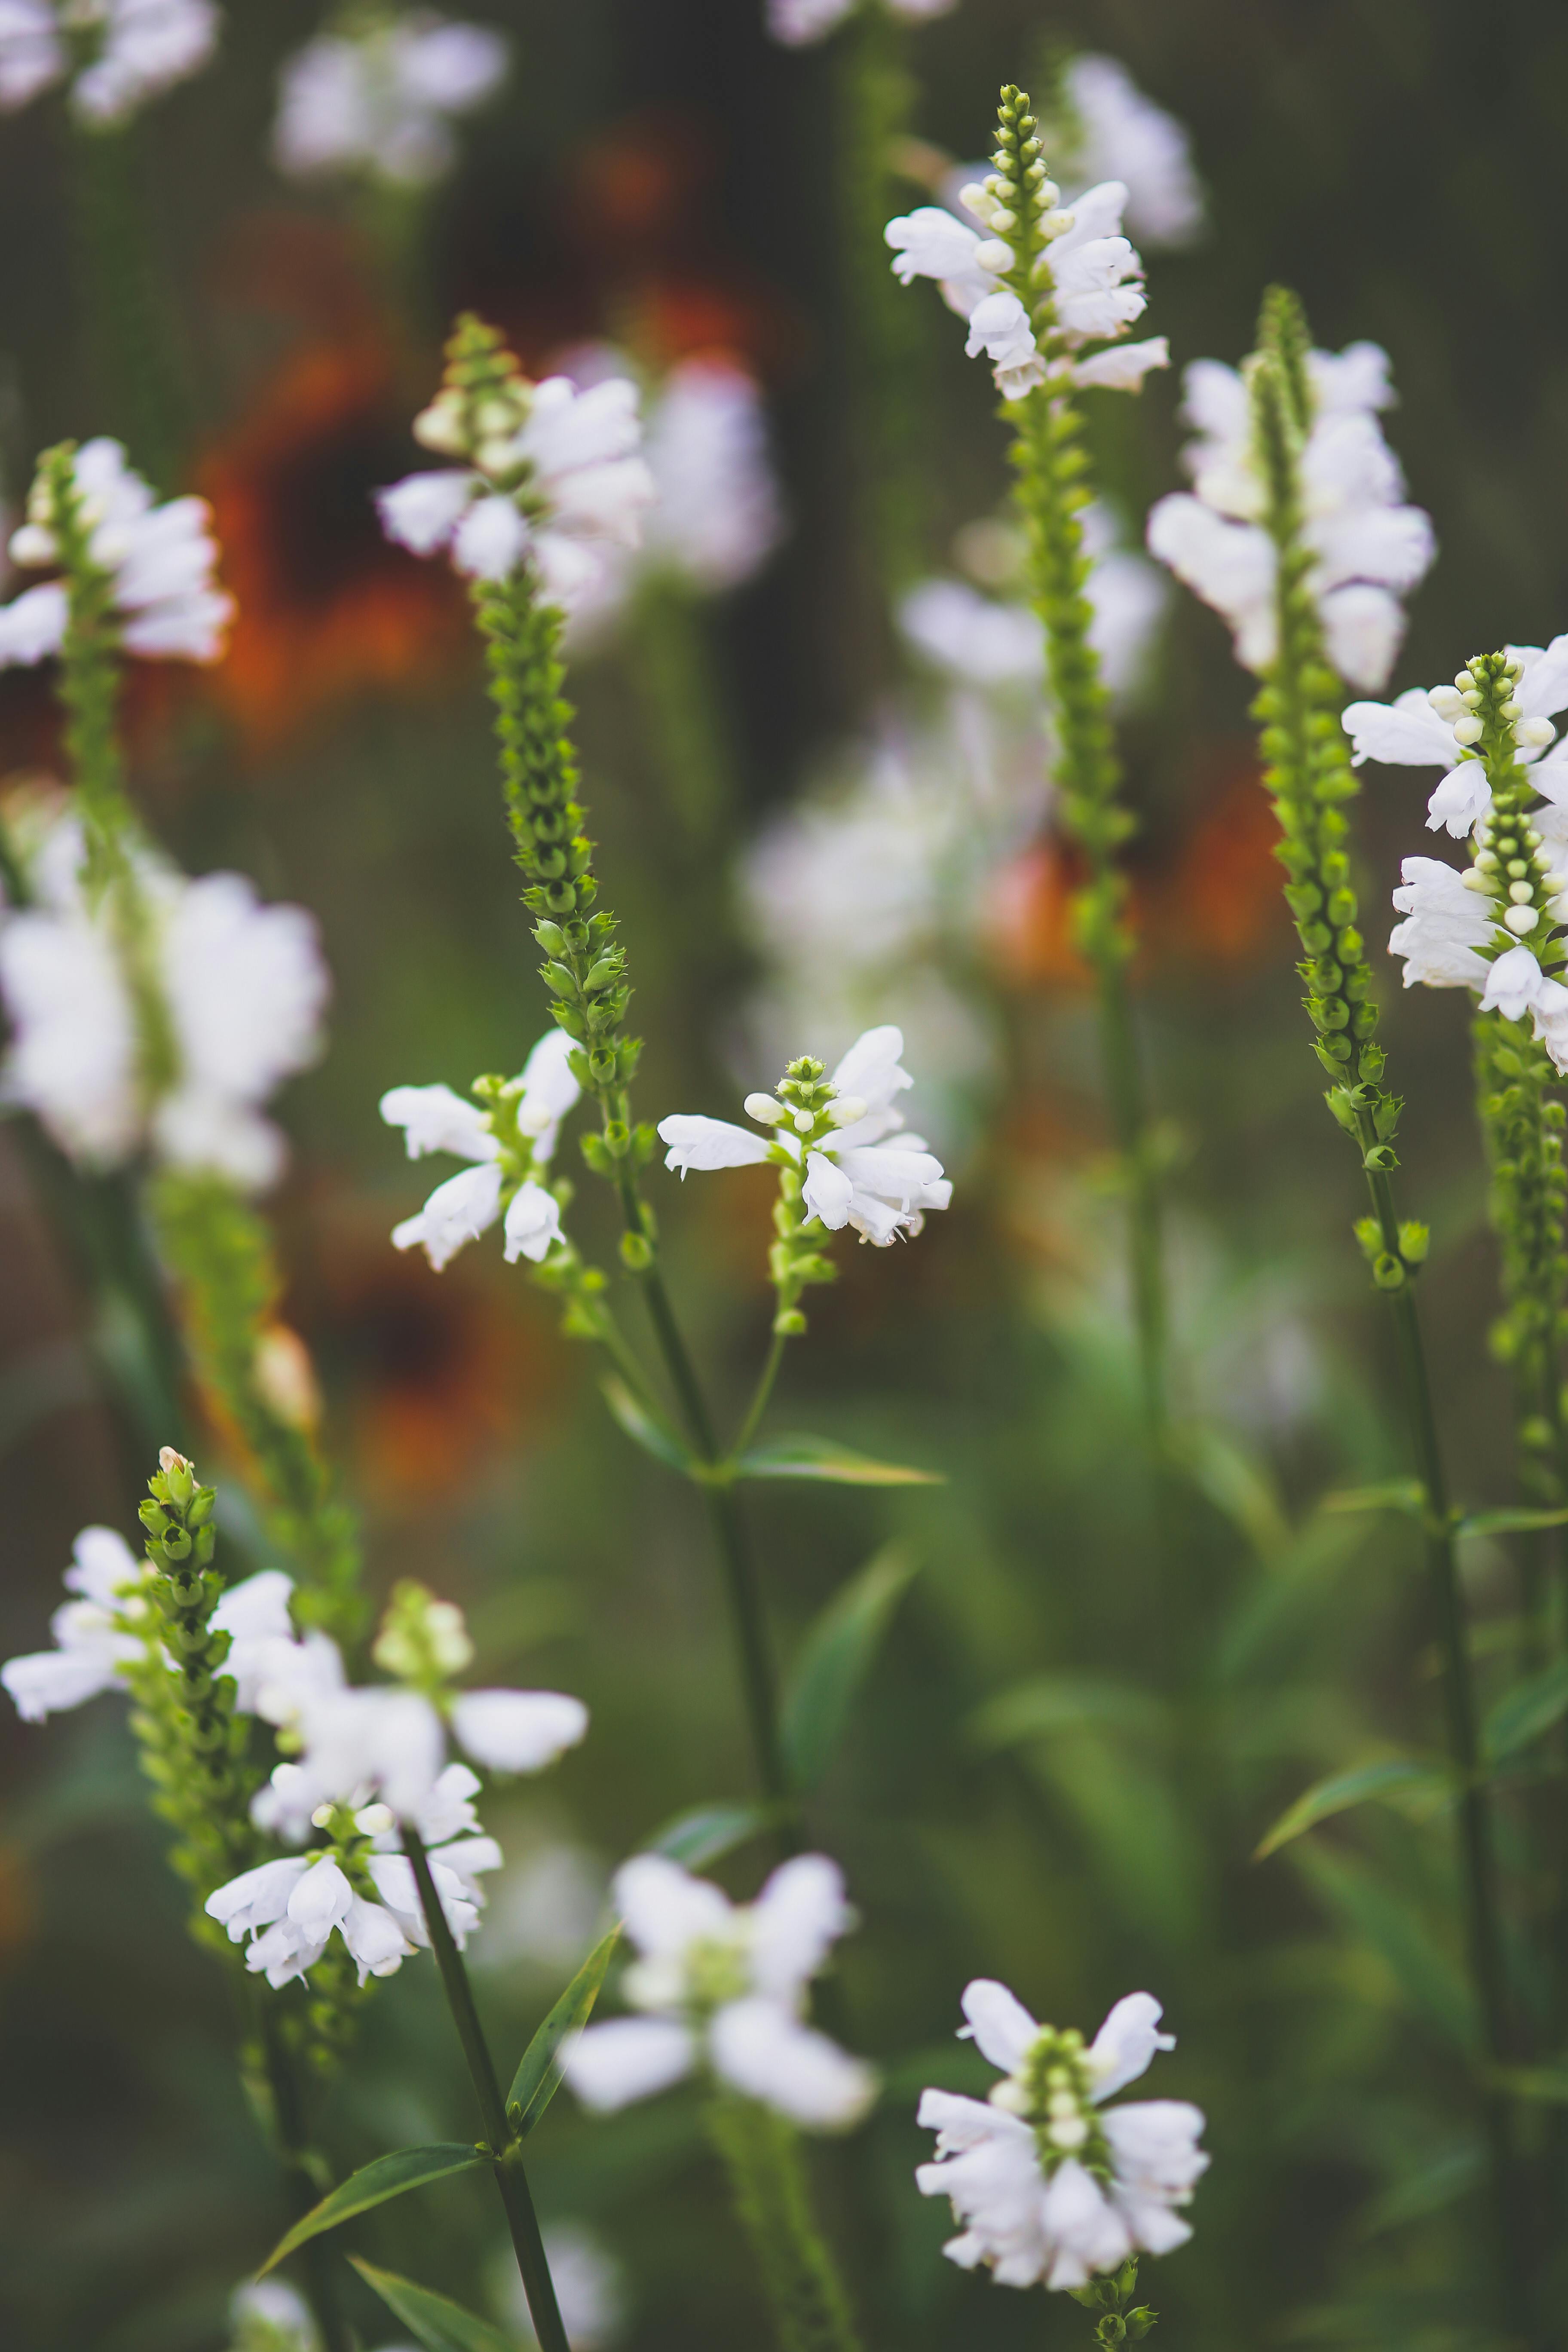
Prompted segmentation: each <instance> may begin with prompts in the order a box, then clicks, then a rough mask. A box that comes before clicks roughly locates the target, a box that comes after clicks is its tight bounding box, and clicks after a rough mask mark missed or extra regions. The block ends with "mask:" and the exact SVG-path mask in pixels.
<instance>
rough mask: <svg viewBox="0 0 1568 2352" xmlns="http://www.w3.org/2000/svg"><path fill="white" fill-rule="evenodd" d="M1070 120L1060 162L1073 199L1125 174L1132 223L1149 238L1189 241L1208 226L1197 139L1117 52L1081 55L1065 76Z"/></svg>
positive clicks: (1061, 133) (1062, 129) (1062, 133)
mask: <svg viewBox="0 0 1568 2352" xmlns="http://www.w3.org/2000/svg"><path fill="white" fill-rule="evenodd" d="M1062 91H1063V96H1064V99H1065V100H1066V108H1065V113H1066V117H1067V119H1066V120H1065V121H1063V122H1062V123H1061V124H1060V125H1059V128H1058V137H1059V138H1060V139H1061V141H1062V142H1063V144H1062V152H1061V153H1060V155H1059V157H1058V172H1059V175H1060V177H1061V180H1062V184H1063V185H1064V187H1066V188H1067V190H1068V204H1069V205H1070V204H1074V203H1076V202H1077V196H1076V193H1075V191H1076V189H1077V188H1078V187H1079V186H1088V185H1090V184H1094V183H1096V182H1099V181H1102V180H1120V181H1121V183H1122V184H1123V186H1124V187H1125V188H1126V190H1127V205H1126V219H1127V226H1128V227H1129V228H1130V229H1131V232H1132V234H1133V236H1137V237H1141V238H1142V240H1143V242H1144V243H1145V244H1146V245H1163V246H1182V245H1190V244H1191V243H1192V241H1193V239H1194V237H1195V236H1198V235H1199V233H1200V232H1201V230H1202V228H1203V226H1204V192H1203V189H1202V187H1201V186H1200V185H1199V184H1198V180H1197V176H1196V174H1195V173H1194V170H1193V161H1192V142H1191V141H1190V140H1189V138H1188V136H1187V132H1186V130H1185V128H1184V125H1183V124H1182V123H1180V122H1178V121H1177V120H1176V118H1175V116H1174V115H1173V114H1167V113H1166V111H1165V110H1164V108H1163V107H1162V106H1156V105H1155V103H1154V101H1153V100H1152V98H1150V97H1148V96H1147V95H1146V94H1145V93H1144V92H1143V91H1142V90H1141V89H1139V87H1138V85H1137V83H1136V82H1135V81H1134V80H1133V79H1132V77H1131V74H1130V73H1129V72H1128V70H1127V68H1126V67H1125V66H1123V65H1121V64H1120V63H1119V62H1118V61H1117V59H1116V58H1102V57H1078V58H1072V59H1071V60H1070V62H1069V63H1068V67H1067V69H1066V71H1065V73H1064V74H1063V76H1062Z"/></svg>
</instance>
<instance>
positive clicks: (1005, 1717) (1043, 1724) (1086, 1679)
mask: <svg viewBox="0 0 1568 2352" xmlns="http://www.w3.org/2000/svg"><path fill="white" fill-rule="evenodd" d="M1168 1728H1169V1717H1168V1715H1167V1713H1166V1710H1165V1707H1164V1705H1163V1702H1162V1701H1161V1700H1160V1699H1158V1698H1157V1697H1156V1696H1154V1694H1153V1692H1152V1691H1146V1690H1140V1689H1139V1688H1138V1687H1137V1685H1135V1684H1133V1683H1120V1682H1113V1681H1111V1680H1110V1678H1109V1677H1107V1676H1102V1675H1070V1674H1069V1675H1031V1676H1030V1677H1029V1680H1028V1681H1027V1682H1025V1683H1016V1684H1015V1685H1014V1686H1013V1688H1012V1689H1011V1690H1007V1691H999V1692H998V1693H997V1695H996V1696H995V1697H994V1698H992V1699H987V1700H986V1702H985V1704H984V1706H982V1707H977V1708H976V1709H975V1711H974V1713H973V1715H972V1716H971V1717H970V1718H969V1725H968V1730H969V1736H970V1738H972V1739H973V1741H974V1743H975V1745H976V1746H977V1747H980V1748H1016V1746H1017V1745H1018V1744H1019V1742H1020V1741H1023V1740H1029V1739H1054V1738H1058V1737H1060V1736H1062V1735H1064V1734H1067V1733H1072V1732H1085V1731H1094V1730H1110V1731H1112V1732H1114V1733H1115V1734H1116V1735H1117V1737H1118V1738H1125V1737H1126V1735H1127V1734H1129V1733H1131V1732H1136V1733H1139V1734H1142V1735H1144V1736H1146V1737H1149V1738H1158V1737H1159V1736H1160V1735H1161V1734H1162V1733H1163V1732H1164V1731H1166V1730H1167V1729H1168Z"/></svg>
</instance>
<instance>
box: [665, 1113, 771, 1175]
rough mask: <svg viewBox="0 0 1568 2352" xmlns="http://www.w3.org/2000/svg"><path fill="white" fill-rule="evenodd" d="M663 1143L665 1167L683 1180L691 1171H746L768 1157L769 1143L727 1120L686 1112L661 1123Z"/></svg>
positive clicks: (765, 1139) (675, 1114) (764, 1138)
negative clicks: (664, 1145) (665, 1145)
mask: <svg viewBox="0 0 1568 2352" xmlns="http://www.w3.org/2000/svg"><path fill="white" fill-rule="evenodd" d="M658 1132H659V1137H660V1139H661V1140H662V1141H663V1142H665V1143H666V1144H668V1147H669V1149H668V1151H667V1152H666V1153H665V1160H664V1164H665V1166H666V1167H667V1168H669V1169H673V1170H675V1171H677V1172H678V1173H679V1174H680V1175H682V1176H684V1175H685V1174H686V1173H687V1171H688V1170H689V1169H692V1168H697V1169H701V1170H704V1171H706V1170H710V1169H714V1168H747V1167H750V1166H752V1164H753V1163H754V1162H755V1161H757V1160H765V1159H766V1158H767V1156H768V1139H767V1138H766V1137H765V1136H761V1135H753V1134H752V1131H751V1129H749V1128H744V1127H732V1126H731V1123H730V1121H729V1120H728V1119H726V1118H701V1117H700V1116H698V1115H695V1114H688V1113H686V1112H683V1111H678V1112H675V1113H672V1114H671V1116H670V1117H669V1118H661V1119H660V1120H659V1123H658Z"/></svg>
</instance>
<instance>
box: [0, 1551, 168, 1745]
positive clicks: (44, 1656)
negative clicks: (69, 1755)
mask: <svg viewBox="0 0 1568 2352" xmlns="http://www.w3.org/2000/svg"><path fill="white" fill-rule="evenodd" d="M147 1572H148V1571H147V1563H146V1561H145V1560H144V1559H137V1558H136V1557H135V1555H134V1554H133V1553H132V1550H131V1549H130V1547H129V1546H128V1545H127V1544H126V1543H125V1542H124V1540H123V1539H122V1538H121V1537H120V1536H117V1535H116V1534H115V1532H114V1530H113V1528H83V1529H82V1531H81V1533H80V1535H79V1536H78V1538H77V1539H76V1542H75V1545H74V1546H73V1547H72V1552H71V1565H70V1567H69V1568H68V1569H67V1570H66V1572H65V1588H66V1591H68V1592H69V1593H73V1594H75V1595H76V1596H77V1597H76V1598H75V1599H74V1600H71V1601H66V1602H65V1603H64V1605H63V1606H62V1607H61V1608H59V1609H57V1610H56V1612H55V1613H54V1615H53V1617H51V1619H50V1620H49V1631H50V1632H51V1633H53V1635H54V1637H55V1643H56V1646H55V1648H54V1649H52V1650H40V1651H37V1652H35V1653H33V1654H30V1655H29V1656H26V1657H21V1658H8V1659H7V1660H6V1662H5V1664H4V1665H3V1666H0V1683H3V1684H4V1685H5V1688H6V1690H8V1691H9V1692H10V1694H11V1696H12V1697H13V1699H15V1701H16V1711H17V1713H18V1714H19V1715H20V1717H22V1720H23V1722H24V1723H41V1722H42V1721H43V1720H44V1718H45V1717H46V1716H49V1715H58V1714H60V1713H62V1712H63V1711H64V1710H65V1709H66V1708H68V1707H73V1706H81V1705H82V1704H83V1702H84V1701H85V1700H87V1699H89V1698H96V1697H97V1696H98V1694H99V1692H100V1691H106V1690H110V1689H112V1687H113V1686H114V1685H115V1684H116V1683H119V1682H121V1681H122V1680H123V1678H124V1672H125V1669H126V1667H127V1666H131V1665H134V1664H136V1662H137V1661H138V1659H141V1658H144V1657H145V1656H146V1654H147V1641H146V1637H145V1635H144V1634H143V1633H142V1632H141V1631H140V1630H138V1631H130V1630H127V1629H128V1628H130V1627H133V1626H134V1627H138V1628H139V1627H140V1626H141V1625H142V1623H143V1622H145V1620H146V1616H147V1601H146V1599H145V1596H144V1593H143V1591H142V1587H143V1585H144V1583H145V1580H146V1577H147Z"/></svg>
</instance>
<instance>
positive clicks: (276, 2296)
mask: <svg viewBox="0 0 1568 2352" xmlns="http://www.w3.org/2000/svg"><path fill="white" fill-rule="evenodd" d="M228 2316H229V2325H230V2326H231V2327H232V2329H233V2330H234V2337H233V2341H232V2343H231V2345H230V2347H229V2352H321V2337H320V2336H318V2334H317V2333H316V2323H315V2321H314V2320H313V2319H312V2318H311V2316H310V2306H309V2305H307V2304H306V2303H305V2301H304V2299H303V2298H302V2297H301V2296H300V2295H298V2294H295V2292H294V2290H293V2288H292V2287H291V2286H286V2285H285V2284H284V2283H283V2281H282V2280H281V2279H278V2278H265V2279H251V2280H249V2281H248V2282H247V2284H246V2285H244V2286H242V2287H237V2288H236V2289H235V2292H234V2294H232V2296H231V2297H230V2298H229V2306H228Z"/></svg>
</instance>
